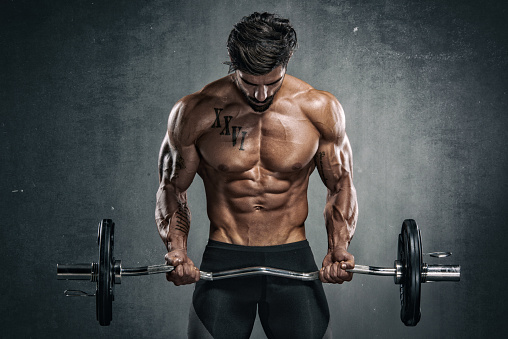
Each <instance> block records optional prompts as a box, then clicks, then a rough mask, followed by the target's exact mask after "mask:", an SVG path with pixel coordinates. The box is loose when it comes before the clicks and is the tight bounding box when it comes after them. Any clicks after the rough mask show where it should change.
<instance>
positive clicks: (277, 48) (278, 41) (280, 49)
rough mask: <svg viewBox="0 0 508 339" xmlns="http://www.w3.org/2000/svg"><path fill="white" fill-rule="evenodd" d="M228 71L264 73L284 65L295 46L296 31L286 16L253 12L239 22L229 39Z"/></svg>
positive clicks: (253, 73)
mask: <svg viewBox="0 0 508 339" xmlns="http://www.w3.org/2000/svg"><path fill="white" fill-rule="evenodd" d="M227 46H228V53H229V58H230V59H231V62H230V63H229V65H230V72H233V71H236V70H240V71H242V72H245V73H249V74H251V75H264V74H267V73H269V72H270V71H272V70H273V69H274V68H276V67H277V66H283V67H284V68H286V65H287V63H288V61H289V58H291V55H292V54H293V51H294V50H295V48H296V32H295V30H294V29H293V27H291V25H290V23H289V20H288V19H283V18H280V17H278V16H276V15H274V14H270V13H266V12H265V13H257V12H255V13H253V14H251V15H249V16H246V17H243V19H242V20H241V21H240V22H238V23H237V24H236V25H235V26H234V28H233V30H232V31H231V33H230V34H229V38H228V45H227Z"/></svg>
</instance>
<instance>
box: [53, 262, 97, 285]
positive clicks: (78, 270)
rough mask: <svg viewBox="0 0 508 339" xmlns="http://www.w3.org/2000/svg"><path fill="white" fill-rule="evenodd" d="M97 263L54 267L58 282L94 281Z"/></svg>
mask: <svg viewBox="0 0 508 339" xmlns="http://www.w3.org/2000/svg"><path fill="white" fill-rule="evenodd" d="M96 272H97V263H88V264H73V265H62V264H57V265H56V277H57V279H58V280H90V281H96V276H95V275H96Z"/></svg>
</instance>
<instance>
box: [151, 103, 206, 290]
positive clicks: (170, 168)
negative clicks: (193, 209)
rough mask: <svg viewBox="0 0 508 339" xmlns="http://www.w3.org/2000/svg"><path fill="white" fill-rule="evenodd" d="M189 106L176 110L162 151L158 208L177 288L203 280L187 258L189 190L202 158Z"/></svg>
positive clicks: (180, 105)
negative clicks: (197, 146) (187, 108)
mask: <svg viewBox="0 0 508 339" xmlns="http://www.w3.org/2000/svg"><path fill="white" fill-rule="evenodd" d="M185 110H186V105H185V104H184V102H179V103H177V104H176V105H175V107H173V109H172V111H171V113H170V115H169V120H168V129H167V133H166V136H165V137H164V140H163V142H162V145H161V149H160V152H159V189H158V190H157V202H156V208H155V221H156V223H157V228H158V230H159V234H160V236H161V238H162V241H163V242H164V245H166V248H167V251H168V253H167V254H166V256H165V259H166V262H167V263H168V264H169V265H173V266H175V270H174V271H173V272H171V273H169V274H167V279H168V280H169V281H172V282H173V283H174V284H175V285H183V284H190V283H194V282H196V281H198V280H199V270H198V269H197V268H196V267H195V266H194V263H193V262H192V260H190V259H189V258H188V257H187V237H188V234H189V229H190V220H191V214H190V211H189V208H188V206H187V189H188V187H189V186H190V184H191V183H192V180H193V179H194V176H195V174H196V172H197V168H198V166H199V155H198V152H197V150H196V148H195V145H194V140H192V137H190V136H191V135H192V133H191V131H189V130H188V128H191V127H192V126H189V124H188V118H186V114H185Z"/></svg>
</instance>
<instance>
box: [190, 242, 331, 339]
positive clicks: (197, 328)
mask: <svg viewBox="0 0 508 339" xmlns="http://www.w3.org/2000/svg"><path fill="white" fill-rule="evenodd" d="M252 266H265V267H273V268H280V269H286V270H290V271H296V272H313V271H317V270H318V268H317V266H316V263H315V261H314V256H313V254H312V251H311V249H310V247H309V243H308V242H307V240H304V241H300V242H296V243H290V244H284V245H278V246H240V245H233V244H227V243H222V242H218V241H213V240H209V242H208V245H207V246H206V249H205V252H204V254H203V260H202V263H201V268H200V269H201V270H203V271H206V272H219V271H225V270H231V269H237V268H245V267H252ZM256 312H257V313H258V314H259V319H260V321H261V324H262V326H263V329H264V331H265V333H266V335H267V337H268V338H293V339H294V338H305V339H313V338H323V337H325V334H326V337H328V336H331V333H330V330H329V329H328V322H329V318H330V314H329V310H328V303H327V301H326V296H325V293H324V291H323V286H322V284H321V281H319V280H315V281H300V280H295V279H289V278H283V277H273V276H247V277H238V278H230V279H223V280H216V281H205V280H200V281H198V282H197V283H196V287H195V290H194V295H193V299H192V307H191V311H190V317H189V332H188V333H189V338H215V339H218V338H249V336H250V334H251V331H252V328H253V325H254V321H255V319H256Z"/></svg>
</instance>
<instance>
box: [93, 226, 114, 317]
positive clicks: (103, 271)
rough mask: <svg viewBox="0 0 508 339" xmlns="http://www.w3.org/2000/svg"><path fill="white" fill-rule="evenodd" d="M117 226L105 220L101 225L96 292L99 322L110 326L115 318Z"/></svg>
mask: <svg viewBox="0 0 508 339" xmlns="http://www.w3.org/2000/svg"><path fill="white" fill-rule="evenodd" d="M114 229H115V224H114V223H113V221H112V220H111V219H104V220H102V221H101V223H100V224H99V272H98V281H97V291H96V313H97V320H98V321H99V324H101V325H102V326H108V325H109V323H110V322H111V319H112V318H113V284H114V280H113V261H114V260H113V243H114V238H113V234H114Z"/></svg>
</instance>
